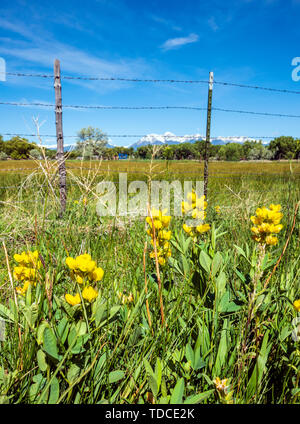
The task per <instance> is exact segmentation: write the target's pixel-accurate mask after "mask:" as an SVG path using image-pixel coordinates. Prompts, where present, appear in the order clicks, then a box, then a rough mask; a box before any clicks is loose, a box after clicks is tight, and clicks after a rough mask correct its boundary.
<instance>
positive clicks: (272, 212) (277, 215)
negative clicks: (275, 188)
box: [250, 204, 283, 246]
mask: <svg viewBox="0 0 300 424" xmlns="http://www.w3.org/2000/svg"><path fill="white" fill-rule="evenodd" d="M280 210H281V206H280V205H274V204H271V205H270V207H269V209H268V208H266V207H265V206H263V207H262V208H257V209H256V215H255V216H251V217H250V220H251V222H252V223H253V224H254V227H252V228H251V232H252V237H253V239H254V240H255V241H257V242H258V243H260V244H267V245H269V246H274V245H276V244H277V243H278V239H277V237H274V236H273V234H278V233H279V232H280V231H281V230H282V228H283V226H282V224H280V221H281V219H282V217H283V214H282V213H281V212H280Z"/></svg>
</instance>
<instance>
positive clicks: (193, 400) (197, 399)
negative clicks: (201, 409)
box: [184, 389, 215, 405]
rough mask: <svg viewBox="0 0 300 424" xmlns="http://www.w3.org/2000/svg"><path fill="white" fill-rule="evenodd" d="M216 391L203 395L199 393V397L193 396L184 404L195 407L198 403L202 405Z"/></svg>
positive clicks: (209, 391) (208, 391)
mask: <svg viewBox="0 0 300 424" xmlns="http://www.w3.org/2000/svg"><path fill="white" fill-rule="evenodd" d="M214 391H215V390H214V389H212V390H207V391H206V392H203V393H198V394H197V395H192V396H189V397H188V398H186V400H185V401H184V404H185V405H187V404H190V405H194V404H196V403H200V402H202V401H203V400H205V399H207V398H208V397H209V396H210V395H211V394H212V393H214Z"/></svg>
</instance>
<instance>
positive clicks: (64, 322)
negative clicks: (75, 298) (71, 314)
mask: <svg viewBox="0 0 300 424" xmlns="http://www.w3.org/2000/svg"><path fill="white" fill-rule="evenodd" d="M69 328H70V325H69V322H68V319H67V317H66V316H64V317H63V318H62V319H61V320H60V322H59V324H58V326H57V332H58V336H59V338H60V341H61V343H62V344H64V343H65V341H66V339H67V336H68V332H69Z"/></svg>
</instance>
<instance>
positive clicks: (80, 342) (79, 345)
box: [71, 334, 90, 355]
mask: <svg viewBox="0 0 300 424" xmlns="http://www.w3.org/2000/svg"><path fill="white" fill-rule="evenodd" d="M89 338H90V335H89V334H83V335H82V336H79V337H78V339H77V341H76V343H75V345H74V346H73V347H72V349H71V353H73V354H74V355H78V353H82V352H84V351H85V348H84V345H85V343H86V342H87V341H88V339H89Z"/></svg>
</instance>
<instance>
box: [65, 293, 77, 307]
mask: <svg viewBox="0 0 300 424" xmlns="http://www.w3.org/2000/svg"><path fill="white" fill-rule="evenodd" d="M65 299H66V301H67V302H68V303H69V304H70V305H72V306H75V305H79V303H80V302H81V299H80V295H79V293H76V294H75V296H72V295H71V294H69V293H67V294H66V295H65Z"/></svg>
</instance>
